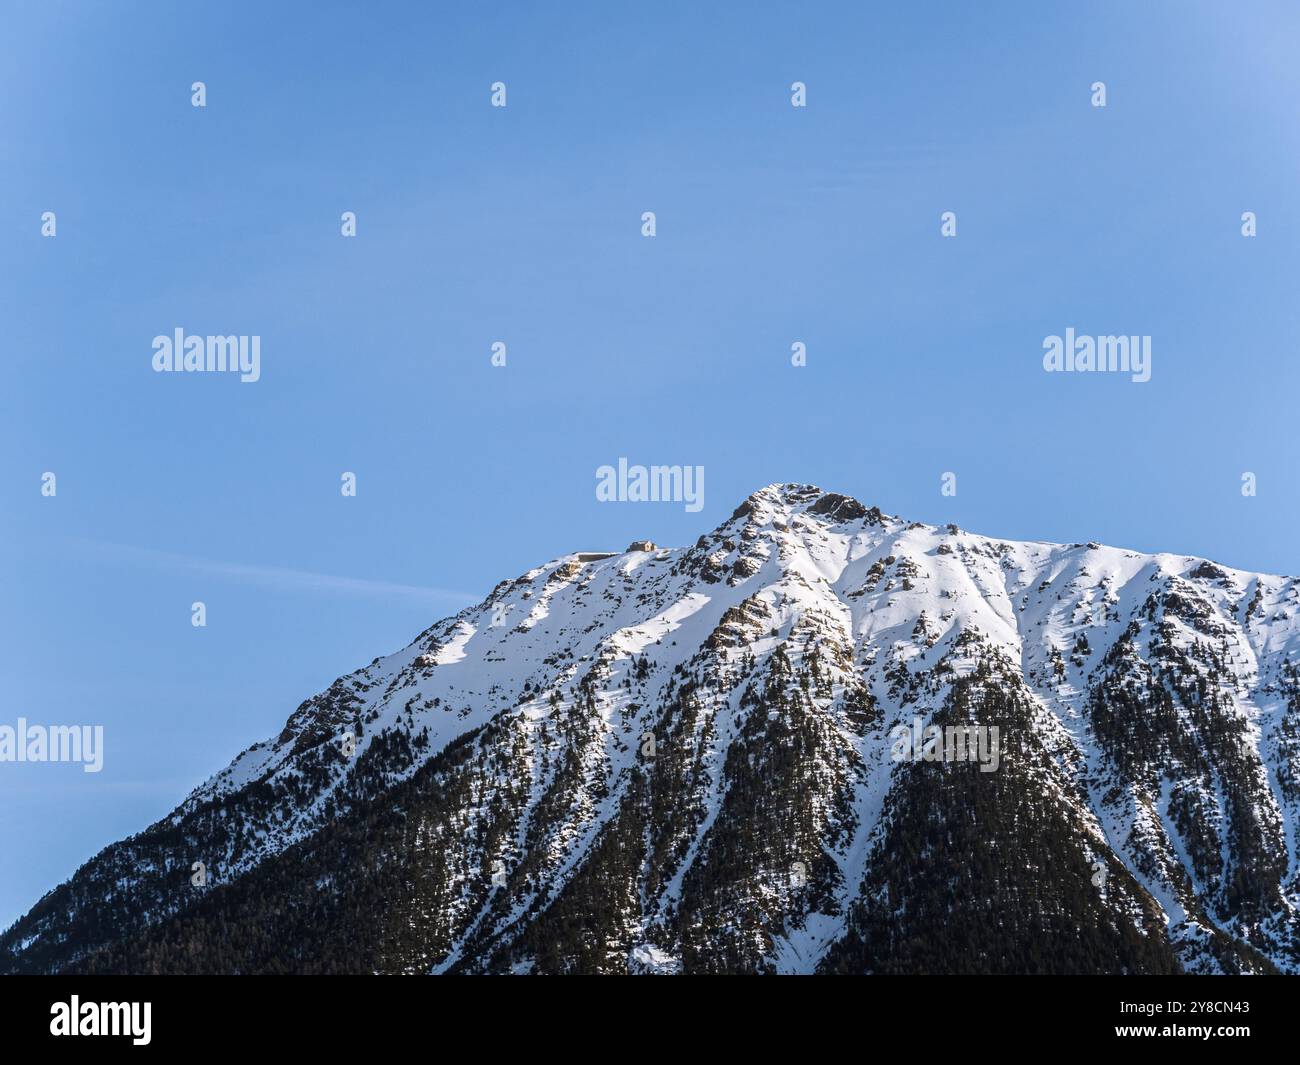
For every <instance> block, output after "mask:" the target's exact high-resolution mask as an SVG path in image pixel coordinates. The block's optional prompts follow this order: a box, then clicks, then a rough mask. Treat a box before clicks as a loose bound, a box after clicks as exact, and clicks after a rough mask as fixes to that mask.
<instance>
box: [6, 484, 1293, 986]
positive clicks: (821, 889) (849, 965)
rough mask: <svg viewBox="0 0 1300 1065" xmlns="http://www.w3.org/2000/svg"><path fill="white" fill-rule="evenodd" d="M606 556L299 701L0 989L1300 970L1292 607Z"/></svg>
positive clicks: (517, 591)
mask: <svg viewBox="0 0 1300 1065" xmlns="http://www.w3.org/2000/svg"><path fill="white" fill-rule="evenodd" d="M631 546H632V548H634V549H636V550H631V549H630V550H629V551H626V552H622V553H613V554H605V553H603V552H574V553H571V554H569V555H563V556H560V557H559V558H557V559H552V560H551V561H550V562H547V563H544V564H543V565H541V566H538V567H534V568H533V569H530V570H528V571H527V572H526V573H524V574H522V575H520V576H519V577H516V578H514V579H511V580H505V581H502V582H500V583H499V584H498V585H497V586H496V587H495V588H494V589H493V590H492V592H491V593H489V595H488V596H487V598H486V599H485V600H484V601H483V602H482V603H480V604H478V605H476V606H472V607H468V608H466V609H465V610H463V611H461V612H460V613H458V614H456V615H454V616H452V617H450V618H445V619H442V620H440V621H438V622H435V623H434V624H433V625H431V626H430V627H429V628H427V629H426V630H424V632H422V633H421V634H420V635H419V636H417V637H416V639H415V640H414V641H412V643H411V644H409V645H408V646H407V647H405V648H403V649H401V650H399V651H397V652H395V653H394V654H392V655H388V656H383V657H381V658H377V659H375V660H373V661H372V662H371V663H370V664H369V665H368V666H365V667H363V668H361V669H359V670H355V671H354V672H352V673H350V674H346V675H344V676H343V677H340V678H339V679H338V680H336V681H335V682H334V683H333V684H332V685H330V686H329V687H328V688H327V689H325V691H323V692H321V693H319V694H317V695H316V696H313V697H312V698H310V699H308V700H305V701H304V702H303V703H302V704H300V706H299V707H298V708H297V709H296V710H295V711H294V713H293V714H291V715H290V717H289V719H288V720H287V721H286V724H285V727H284V728H283V729H282V731H281V732H280V733H279V735H278V736H277V737H276V738H274V739H273V740H268V741H264V742H262V743H258V744H254V745H253V746H252V747H250V748H248V749H247V750H245V751H244V752H243V753H241V754H240V755H239V756H238V757H236V758H235V759H234V761H233V762H232V763H231V764H230V765H229V766H228V767H227V768H226V769H224V770H222V771H221V772H219V773H217V774H215V775H214V776H213V777H212V778H210V779H209V780H208V781H205V782H204V783H203V784H202V785H200V786H199V787H198V788H196V789H195V791H194V792H193V793H191V795H190V796H188V797H187V798H186V799H185V800H184V801H183V802H182V803H181V805H180V806H178V807H177V809H176V810H175V811H174V812H173V813H172V814H171V815H169V816H168V817H166V818H164V819H162V820H161V821H159V822H157V823H156V824H155V825H153V826H150V827H149V828H148V829H146V830H145V831H144V832H142V833H140V834H138V835H136V836H133V837H129V838H128V839H127V840H124V841H121V842H120V843H117V844H114V845H112V846H110V847H108V848H105V850H104V851H102V852H101V853H100V854H99V855H97V856H96V857H95V858H93V859H91V861H90V862H87V863H86V864H85V865H84V866H83V867H82V868H81V869H80V870H78V872H77V873H76V874H75V875H74V876H73V878H71V880H69V881H68V882H66V883H65V884H63V885H60V886H59V887H58V888H56V889H55V890H54V891H52V892H50V893H49V894H47V895H46V896H45V897H44V898H43V899H42V900H40V902H38V903H37V905H36V906H35V907H34V908H33V910H32V911H31V912H29V913H28V914H27V915H26V916H24V917H23V918H21V919H20V920H19V921H18V922H16V923H15V924H14V925H13V926H12V927H11V928H10V929H9V930H8V931H7V932H6V933H5V934H4V935H3V936H0V971H6V970H7V971H55V970H58V971H137V970H143V971H278V970H280V969H285V970H289V971H331V972H336V971H367V972H368V971H395V972H452V971H454V972H468V971H494V972H573V971H584V972H698V971H726V972H732V971H758V972H813V971H818V972H921V971H927V972H929V971H967V972H1005V971H1043V972H1058V971H1060V972H1102V971H1105V972H1110V971H1117V972H1154V971H1189V972H1268V971H1288V972H1296V971H1300V933H1298V932H1297V907H1300V864H1298V862H1297V845H1298V844H1297V837H1298V834H1300V671H1297V663H1296V662H1295V657H1296V652H1297V649H1300V588H1298V587H1297V581H1296V579H1295V578H1290V577H1274V576H1271V575H1266V574H1258V573H1253V572H1250V571H1244V570H1238V569H1233V568H1230V567H1225V566H1219V565H1217V564H1215V563H1212V562H1209V561H1207V560H1204V559H1197V558H1193V557H1189V556H1181V555H1172V554H1163V553H1162V554H1151V553H1142V552H1135V551H1126V550H1124V549H1118V548H1109V547H1104V546H1103V545H1101V544H1097V543H1094V542H1089V543H1087V544H1074V545H1060V544H1048V543H1038V542H1019V541H1012V540H1001V539H997V538H991V537H983V536H979V535H976V534H973V533H967V532H964V531H962V530H960V529H958V528H957V527H956V526H953V525H949V526H929V525H924V524H922V523H918V522H907V521H905V520H903V519H901V518H897V517H894V516H890V515H886V514H883V513H882V512H881V511H880V510H879V509H878V508H875V507H870V508H868V507H866V506H864V505H863V504H861V503H859V502H858V501H857V500H854V499H852V498H851V497H849V496H845V495H841V494H839V493H834V492H826V491H823V490H821V489H819V488H816V487H814V486H810V485H796V484H774V485H769V486H767V487H765V488H762V489H760V490H759V491H757V492H755V493H753V494H751V495H750V496H749V497H748V498H747V499H746V500H745V501H744V502H742V503H741V505H740V506H739V507H738V508H737V509H736V511H735V512H734V513H733V514H732V515H731V517H730V518H728V519H727V520H726V521H724V522H723V523H722V524H720V525H719V526H718V527H717V528H716V529H714V530H712V532H710V533H706V534H705V535H703V536H701V537H700V538H699V540H698V541H697V542H696V543H695V544H694V545H693V546H691V547H685V548H676V549H667V548H658V547H655V546H654V545H652V544H649V545H647V543H643V542H639V541H638V542H634V543H633V544H632V545H631ZM647 546H648V548H649V549H645V548H646V547H647ZM917 720H919V721H922V722H924V723H925V724H927V725H936V726H939V727H943V726H944V725H953V724H960V725H962V726H963V727H964V726H966V725H978V726H980V727H983V726H987V725H995V726H996V727H998V728H999V729H1000V730H1001V732H1000V734H1001V736H1002V738H1003V745H1004V746H1003V754H1002V764H1001V766H1000V767H999V769H998V770H997V771H996V772H991V773H980V772H979V770H978V768H977V767H973V766H970V765H953V764H949V763H944V762H935V763H924V762H921V763H912V762H899V761H896V760H895V759H894V758H892V757H891V750H890V747H891V744H890V739H889V737H890V736H891V733H894V731H895V730H896V729H898V728H899V727H903V726H907V725H909V724H910V723H911V722H913V721H917ZM348 737H351V739H350V740H349V739H348ZM349 751H350V753H345V752H349ZM195 862H202V863H203V866H204V871H205V873H206V874H208V875H209V877H210V879H209V880H208V882H207V883H205V884H202V885H197V886H196V885H194V884H192V883H191V879H192V877H193V875H194V872H193V866H194V863H195ZM345 871H347V872H345ZM349 877H351V879H349ZM954 885H959V886H960V889H958V887H955V886H954ZM313 922H314V923H315V925H317V926H319V930H312V927H311V925H312V924H313ZM268 927H273V928H276V929H278V931H277V932H276V933H275V934H271V933H269V932H267V931H266V929H267V928H268ZM1081 929H1083V930H1085V931H1082V932H1081V931H1080V930H1081Z"/></svg>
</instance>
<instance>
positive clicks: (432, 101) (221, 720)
mask: <svg viewBox="0 0 1300 1065" xmlns="http://www.w3.org/2000/svg"><path fill="white" fill-rule="evenodd" d="M611 6H613V5H608V4H589V5H588V4H576V3H573V4H571V3H566V4H562V5H561V4H551V5H545V6H543V5H536V4H528V5H525V4H514V3H498V4H491V5H487V4H480V5H472V6H471V5H468V4H457V5H437V7H438V10H436V11H435V10H434V5H426V4H414V3H412V4H366V5H346V6H345V5H342V4H315V3H313V4H310V5H307V4H298V5H286V4H261V3H258V4H253V3H240V4H226V3H222V4H203V5H199V6H198V7H197V8H193V7H192V5H186V7H185V9H184V11H182V8H181V6H180V5H173V4H165V3H155V4H128V3H112V4H109V3H101V4H92V3H82V4H60V3H34V2H32V3H21V4H15V3H6V4H4V5H3V12H2V15H0V17H2V18H3V24H4V26H5V33H4V36H3V40H2V41H0V58H2V62H0V100H3V104H0V156H2V158H0V282H2V283H0V313H2V315H3V322H4V327H5V341H6V342H5V345H4V373H5V387H4V388H3V390H0V493H2V498H0V546H2V547H3V552H2V554H0V557H2V559H3V561H2V562H0V604H2V605H0V647H2V648H3V656H2V657H0V681H2V683H3V692H4V696H3V700H2V701H0V723H10V724H12V723H13V722H14V721H15V720H16V719H17V718H18V717H19V716H25V717H27V718H28V719H29V720H31V721H33V722H42V723H92V724H102V725H103V726H104V727H105V732H106V746H107V751H106V756H105V768H104V770H103V772H101V773H100V774H98V775H90V774H83V773H82V772H81V770H80V769H79V768H78V767H77V766H69V765H17V766H16V765H0V925H4V924H8V923H9V921H10V920H11V919H13V918H14V917H16V916H18V915H19V914H20V913H21V912H22V911H24V910H26V909H27V908H28V906H30V905H31V904H32V903H33V902H34V901H35V900H36V899H37V897H38V896H39V895H40V894H41V893H42V892H43V891H44V890H45V889H47V888H49V887H52V886H53V885H54V884H55V883H56V882H57V881H59V880H61V879H63V878H64V877H66V876H68V875H69V874H71V873H72V872H73V871H74V869H75V868H76V866H77V865H78V864H79V863H80V862H81V861H83V860H84V859H86V858H87V857H89V856H90V855H91V854H93V853H94V852H95V851H96V850H97V849H98V848H99V847H101V846H103V845H104V844H106V843H108V842H110V841H112V840H114V839H116V838H119V837H121V836H123V835H125V834H127V833H129V832H132V831H135V830H137V829H139V828H141V827H143V826H144V825H145V824H147V823H148V822H150V821H152V820H153V819H155V818H156V817H158V816H160V815H162V814H163V813H165V812H166V811H167V810H169V809H170V808H171V807H172V806H174V805H175V803H176V802H178V801H179V800H180V799H181V798H182V797H183V796H184V795H185V794H186V793H187V792H188V790H189V789H190V788H191V787H192V786H194V785H195V784H197V783H198V782H199V781H200V780H201V779H203V778H204V777H206V776H207V775H208V774H209V773H211V772H213V771H215V770H216V769H218V768H220V767H221V766H223V765H224V764H225V763H226V762H227V761H228V760H229V759H230V758H231V757H232V756H233V755H234V754H236V753H237V752H238V751H239V750H241V749H243V748H244V747H245V746H247V745H248V744H250V743H252V742H253V741H255V740H258V739H262V738H264V737H266V736H268V735H270V734H272V733H274V732H275V731H277V730H278V729H279V727H280V726H281V724H282V723H283V721H284V719H285V718H286V717H287V715H288V714H289V713H290V712H291V711H292V710H293V708H294V707H295V706H297V704H298V703H299V702H300V701H301V700H302V699H303V698H305V697H307V696H309V695H311V694H312V693H314V692H316V691H318V690H319V689H321V688H323V687H324V686H326V685H327V684H328V683H329V682H330V681H331V680H332V679H333V678H334V677H336V676H337V675H339V674H341V673H344V672H347V671H349V670H351V669H352V668H354V667H356V666H359V665H362V664H364V663H365V662H368V661H369V660H370V659H371V658H373V657H374V656H375V655H378V654H381V653H386V652H389V651H392V650H394V649H396V648H398V647H400V646H402V645H404V644H405V643H406V642H408V641H409V639H410V638H411V637H413V636H414V635H415V634H416V633H417V632H418V631H420V630H421V629H422V628H424V627H425V626H426V625H427V624H429V623H430V622H431V621H432V620H434V619H435V618H436V617H440V616H443V615H444V614H447V613H452V612H454V611H455V610H456V609H458V608H459V607H460V606H462V605H463V604H464V603H465V602H467V601H470V599H471V598H477V597H479V596H480V595H482V594H483V593H485V592H486V591H488V590H489V589H490V588H491V587H492V585H493V584H495V583H496V582H497V581H498V580H500V579H502V578H505V577H512V576H515V575H517V574H518V573H520V572H522V571H524V570H526V569H527V568H529V567H531V566H533V565H535V564H537V563H539V562H542V561H544V560H546V559H548V558H550V557H553V556H555V555H558V554H562V553H565V552H568V551H573V550H579V549H595V548H622V547H624V546H625V545H626V544H627V543H628V542H629V541H630V540H632V539H635V538H641V537H650V538H653V539H655V540H656V541H659V542H660V543H667V544H681V543H686V542H691V541H693V540H694V539H695V538H696V536H698V535H699V533H701V532H702V531H704V530H705V529H707V528H711V527H712V526H713V525H715V524H716V523H717V522H718V521H719V520H721V519H723V518H725V517H726V516H727V515H728V514H729V513H730V512H731V510H732V509H733V508H734V507H735V506H736V504H737V503H738V502H739V501H740V500H741V499H742V498H743V497H744V496H745V495H747V494H748V493H749V492H751V491H753V490H754V489H756V488H758V487H760V486H762V485H764V484H768V483H770V482H773V481H784V480H792V481H808V482H814V483H817V484H821V485H823V486H826V487H829V488H834V489H837V490H839V491H843V492H846V493H849V494H852V495H854V496H856V497H857V498H859V499H861V500H863V501H865V502H867V503H873V504H877V505H879V506H880V507H881V508H882V509H884V510H886V511H889V512H891V513H897V514H902V515H904V516H907V517H909V518H914V519H917V520H923V521H930V522H941V521H955V522H957V523H958V524H960V525H962V526H964V527H966V528H970V529H974V530H976V531H979V532H984V533H988V534H991V535H998V536H1005V537H1015V538H1022V539H1052V540H1062V541H1070V542H1073V541H1080V540H1087V539H1096V540H1101V541H1105V542H1109V543H1114V544H1118V545H1122V546H1131V547H1135V548H1142V549H1151V550H1157V549H1163V550H1171V551H1178V552H1186V553H1189V554H1199V555H1206V556H1209V557H1212V558H1215V559H1217V560H1220V561H1223V562H1226V563H1229V564H1232V565H1237V566H1241V567H1243V568H1250V569H1262V570H1268V571H1274V572H1283V573H1294V572H1296V571H1297V570H1300V546H1298V544H1297V536H1296V529H1297V526H1298V524H1300V483H1298V480H1300V478H1298V477H1297V467H1296V461H1295V459H1296V451H1297V442H1296V431H1295V423H1296V418H1295V403H1296V386H1297V383H1298V374H1297V369H1296V355H1297V351H1296V338H1297V335H1298V333H1300V322H1298V321H1297V318H1298V317H1300V299H1298V298H1297V280H1298V272H1297V254H1300V253H1298V251H1297V249H1300V241H1298V240H1297V237H1298V236H1300V209H1298V205H1300V173H1298V172H1297V162H1298V161H1300V133H1297V123H1296V116H1297V114H1300V65H1298V64H1297V63H1296V62H1295V55H1296V52H1297V39H1298V32H1297V31H1298V30H1300V9H1297V8H1296V7H1295V5H1294V4H1289V3H1277V4H1257V3H1247V4H1226V3H1225V4H1215V5H1210V4H1188V3H1168V4H1161V3H1142V4H1133V3H1129V2H1124V3H1102V4H1086V5H1085V4H1072V5H1068V6H1067V5H1051V9H1050V10H1049V6H1048V5H1043V4H1040V3H1023V4H1010V3H1008V4H990V5H984V4H979V5H975V4H966V3H942V4H931V5H917V4H907V5H889V6H888V7H886V6H884V5H866V4H861V3H843V4H815V5H798V4H791V3H787V2H781V3H769V4H764V5H761V10H756V9H753V5H749V4H746V5H743V6H742V5H739V4H734V5H717V6H713V5H709V7H710V8H711V9H709V10H705V7H706V5H701V4H698V3H681V4H664V3H656V4H653V5H641V6H640V7H639V8H638V13H637V14H631V13H629V12H628V11H621V12H619V13H612V12H610V11H608V10H606V9H607V8H609V7H611ZM619 6H620V7H621V6H622V5H619ZM196 12H197V13H196ZM196 80H201V81H204V82H205V83H206V85H207V91H208V100H207V107H206V108H205V109H202V110H199V109H195V108H193V107H191V105H190V85H191V83H192V82H194V81H196ZM497 80H500V81H504V82H505V83H506V84H507V87H508V106H507V107H506V108H504V109H494V108H492V107H490V106H489V86H490V85H491V83H492V82H494V81H497ZM796 80H800V81H804V82H806V83H807V86H808V106H807V108H806V109H801V110H797V109H794V108H792V107H791V106H790V102H789V94H790V85H791V83H792V82H793V81H796ZM1098 80H1100V81H1104V82H1105V83H1106V86H1107V96H1108V106H1107V107H1106V108H1105V109H1097V108H1093V107H1092V106H1090V102H1089V96H1090V89H1089V87H1090V85H1091V84H1092V83H1093V82H1094V81H1098ZM346 210H351V211H355V212H356V213H357V216H358V230H359V235H358V236H357V237H356V238H355V239H345V238H343V237H341V236H340V235H339V216H340V214H341V213H342V212H343V211H346ZM946 210H951V211H955V212H956V213H957V216H958V236H957V237H956V238H955V239H942V238H941V237H940V236H939V216H940V213H941V212H942V211H946ZM1246 210H1250V211H1254V212H1256V213H1257V216H1258V218H1259V236H1258V237H1257V238H1255V239H1253V240H1252V239H1246V238H1243V237H1242V236H1241V235H1240V221H1239V219H1240V215H1241V213H1242V212H1243V211H1246ZM44 211H55V212H56V213H57V219H58V222H57V225H58V235H57V237H56V238H54V239H46V238H42V237H41V235H40V216H41V214H42V212H44ZM643 211H655V212H656V214H657V218H658V235H657V236H656V237H655V238H654V239H646V238H643V237H642V236H641V235H640V216H641V213H642V212H643ZM176 327H183V328H184V329H186V330H187V331H188V332H191V333H200V334H207V333H222V334H225V333H234V334H241V333H242V334H257V335H259V336H260V337H261V338H262V379H261V381H259V382H258V383H256V384H240V383H239V382H238V381H236V380H234V379H231V378H218V377H215V376H205V375H176V374H172V375H164V374H155V373H153V372H152V370H151V368H150V357H151V354H152V351H151V340H152V338H153V337H154V336H155V335H157V334H166V333H170V332H171V331H172V330H173V329H175V328H176ZM1066 327H1074V328H1075V329H1076V330H1078V331H1079V332H1080V333H1090V334H1107V333H1123V334H1149V335H1151V336H1152V338H1153V340H1152V344H1153V358H1154V365H1153V377H1152V380H1151V381H1150V382H1149V383H1147V384H1143V385H1137V384H1133V383H1130V382H1129V381H1128V380H1127V379H1125V378H1121V377H1118V376H1112V375H1104V374H1101V375H1093V376H1091V377H1082V376H1078V375H1066V374H1054V375H1048V374H1045V373H1044V372H1043V371H1042V368H1041V357H1042V341H1043V338H1044V336H1046V335H1048V334H1054V333H1055V334H1059V333H1063V332H1064V330H1065V329H1066ZM497 340H501V341H504V342H505V343H506V344H507V345H508V365H507V367H506V368H504V369H496V368H493V367H491V366H490V365H489V349H490V345H491V344H492V342H493V341H497ZM796 340H801V341H803V342H805V343H806V344H807V347H808V365H807V367H805V368H802V369H795V368H793V367H791V366H790V345H791V344H792V343H793V342H794V341H796ZM619 456H627V457H629V459H631V461H633V462H643V463H684V464H692V465H694V464H699V465H703V466H704V467H705V469H706V481H705V493H706V494H705V506H704V509H703V511H702V512H700V513H698V514H689V513H686V512H685V510H684V508H683V507H682V506H681V505H672V504H665V505H651V504H640V505H632V504H628V505H611V504H600V503H597V502H596V499H595V493H594V484H595V469H596V467H598V466H600V465H603V464H605V463H615V462H617V460H618V458H619ZM47 470H49V471H53V472H55V473H56V474H57V476H58V495H57V497H56V498H54V499H46V498H42V496H41V494H40V477H41V474H42V473H43V472H44V471H47ZM345 470H349V471H355V472H356V473H357V475H358V478H359V489H358V495H357V497H356V498H355V499H345V498H343V497H342V496H341V495H340V492H339V477H340V474H341V473H342V472H343V471H345ZM1247 470H1249V471H1252V472H1254V473H1255V474H1256V475H1257V476H1258V483H1259V489H1258V496H1257V497H1256V498H1253V499H1247V498H1243V497H1242V496H1241V494H1240V490H1239V488H1240V478H1241V474H1242V472H1243V471H1247ZM944 471H952V472H955V473H956V474H957V476H958V494H957V495H956V496H955V497H944V496H942V495H941V494H940V475H941V474H942V473H943V472H944ZM195 600H202V601H204V602H205V603H206V604H207V611H208V625H207V627H206V628H205V629H196V628H194V627H192V626H191V624H190V604H191V603H192V602H193V601H195Z"/></svg>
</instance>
